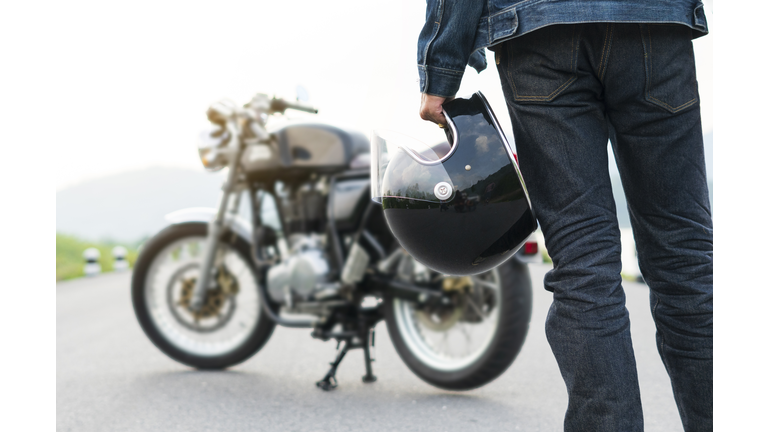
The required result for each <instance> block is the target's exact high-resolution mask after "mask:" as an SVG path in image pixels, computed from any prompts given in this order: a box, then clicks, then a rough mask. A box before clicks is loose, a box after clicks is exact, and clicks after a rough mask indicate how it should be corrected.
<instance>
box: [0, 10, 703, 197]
mask: <svg viewBox="0 0 768 432" xmlns="http://www.w3.org/2000/svg"><path fill="white" fill-rule="evenodd" d="M13 7H14V6H11V8H13ZM26 13H28V14H31V15H32V16H33V17H34V19H35V22H36V23H37V25H36V26H30V27H27V28H24V29H20V31H19V32H15V33H14V35H15V40H17V41H18V42H20V43H19V44H14V45H13V47H12V48H11V49H14V48H15V49H18V54H20V55H21V57H22V58H23V59H24V62H25V63H26V64H27V65H30V66H32V67H31V68H28V69H27V70H26V71H25V72H24V73H23V74H19V76H18V77H17V80H16V83H17V85H16V86H14V89H11V92H14V91H16V92H18V93H19V95H20V96H22V97H27V98H28V97H29V96H28V95H27V94H26V93H25V92H26V89H29V88H33V87H36V88H37V90H38V91H39V92H40V93H39V94H38V95H37V96H38V100H40V99H42V100H43V101H44V102H43V104H42V106H40V107H39V109H40V110H41V111H48V110H52V111H51V112H52V113H55V115H54V116H46V118H41V119H40V123H39V128H40V129H42V130H44V131H45V132H43V133H44V134H45V135H46V136H47V139H50V140H52V141H53V143H54V145H53V146H52V148H53V154H50V153H48V156H53V157H55V160H56V162H57V163H56V175H55V186H56V190H61V189H63V188H66V187H68V186H71V185H74V184H77V183H80V182H82V181H85V180H89V179H94V178H98V177H102V176H105V175H109V174H114V173H118V172H124V171H130V170H135V169H141V168H145V167H149V166H158V165H159V166H174V167H185V168H191V169H202V167H201V164H200V161H199V159H198V156H197V151H196V147H195V145H196V137H197V135H198V133H199V131H200V130H202V129H203V128H204V127H205V126H206V119H205V111H206V109H207V107H208V105H210V104H211V103H213V102H215V101H217V100H219V99H222V98H229V99H231V100H233V101H235V102H236V103H238V104H244V103H246V102H247V101H248V100H249V99H250V97H251V96H252V95H253V94H255V93H257V92H262V93H267V94H270V95H276V96H278V97H286V98H295V96H296V91H295V89H296V86H297V85H301V86H303V87H304V88H306V89H307V91H308V93H309V102H310V103H311V104H313V105H315V106H316V107H318V108H319V109H320V114H319V115H318V116H315V117H316V118H317V120H320V121H328V122H331V123H333V124H336V125H341V126H346V127H350V128H353V129H357V130H360V131H361V132H363V133H366V134H368V133H369V132H370V131H371V130H372V129H379V128H383V129H394V130H398V131H401V132H404V133H407V134H409V135H411V136H414V137H416V138H419V139H423V140H425V141H427V142H431V141H432V140H435V139H439V138H440V137H441V136H442V135H441V132H440V131H439V129H437V128H436V127H434V126H432V125H431V124H427V123H425V122H423V121H422V120H421V119H420V118H419V117H418V107H419V98H420V94H419V85H418V74H417V69H416V39H417V36H418V33H419V31H420V30H421V27H422V25H423V19H424V18H423V17H424V2H422V1H418V2H416V1H406V0H399V1H389V2H361V1H359V0H357V1H351V0H328V1H324V2H317V1H307V0H297V1H292V2H280V1H270V2H265V1H253V0H251V1H238V0H232V1H218V2H216V3H215V5H214V3H207V2H194V1H185V2H157V1H144V0H139V1H132V2H102V1H82V0H76V1H69V2H60V3H53V4H52V5H48V6H47V7H46V8H41V10H40V11H39V12H38V11H34V10H29V9H28V10H27V11H26ZM707 14H708V20H709V23H710V28H716V24H715V22H716V20H715V17H714V15H713V13H712V8H711V2H710V3H707ZM11 15H12V14H11ZM8 16H9V15H7V14H6V18H5V19H6V20H7V19H8ZM5 24H7V25H11V26H13V25H14V21H13V20H8V21H7V22H6V23H5ZM712 38H713V37H712V36H707V37H704V38H701V39H699V40H697V41H695V42H694V46H695V50H696V56H697V67H698V79H699V91H700V93H701V100H702V102H701V104H702V117H703V127H704V131H705V133H706V132H708V131H711V130H712V127H713V126H712V123H713V122H712V75H713V74H712ZM31 48H34V49H31ZM477 90H481V91H482V92H483V93H484V94H485V95H486V97H487V98H488V99H489V102H490V104H491V106H492V107H495V111H496V113H497V116H498V117H499V120H500V122H501V125H502V128H503V129H504V130H505V131H506V133H507V135H508V136H509V137H511V135H512V134H511V126H510V122H509V118H508V115H507V113H506V110H505V104H504V100H503V96H502V93H501V88H500V85H499V83H498V74H497V73H496V69H495V68H494V67H493V65H492V64H491V65H490V67H489V68H488V69H486V70H485V71H484V72H482V73H481V74H477V73H476V72H475V71H474V70H472V69H468V70H467V72H466V74H465V78H464V80H463V82H462V86H461V89H460V90H459V93H458V95H459V96H462V95H469V94H471V93H473V92H475V91H477ZM291 115H292V116H293V117H302V116H304V117H308V116H309V115H308V114H291Z"/></svg>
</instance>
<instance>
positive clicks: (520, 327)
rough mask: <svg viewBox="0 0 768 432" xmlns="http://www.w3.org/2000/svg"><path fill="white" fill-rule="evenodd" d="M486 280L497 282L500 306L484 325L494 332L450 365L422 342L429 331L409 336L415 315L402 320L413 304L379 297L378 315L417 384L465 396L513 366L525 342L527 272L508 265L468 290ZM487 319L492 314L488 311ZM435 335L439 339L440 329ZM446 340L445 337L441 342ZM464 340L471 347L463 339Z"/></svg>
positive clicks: (522, 267)
mask: <svg viewBox="0 0 768 432" xmlns="http://www.w3.org/2000/svg"><path fill="white" fill-rule="evenodd" d="M491 277H495V278H498V279H497V280H498V285H499V286H500V289H499V290H498V291H499V293H498V294H499V297H500V300H501V302H500V306H499V305H498V304H497V305H496V307H495V309H496V313H495V315H496V320H495V321H493V322H489V323H488V325H489V326H493V325H494V323H495V329H493V331H492V332H491V331H489V333H490V334H489V335H485V336H484V337H480V338H479V339H480V340H483V342H482V343H480V344H479V345H480V346H479V348H478V349H477V350H476V351H473V352H472V354H471V355H467V356H466V357H464V358H463V359H462V358H459V360H455V361H454V359H451V358H449V357H447V356H445V357H444V356H442V355H441V354H437V353H436V352H434V349H433V347H432V346H430V345H429V344H428V343H427V342H426V341H425V338H426V336H424V332H427V333H429V332H430V331H431V330H428V329H427V330H424V329H417V330H414V328H416V327H419V326H420V325H421V324H418V323H419V319H417V318H414V317H416V315H417V312H411V317H412V318H410V319H409V318H408V311H409V310H410V311H415V309H414V307H415V306H414V303H413V302H409V301H405V300H401V299H398V298H395V297H393V296H392V295H387V296H385V304H384V311H385V319H386V322H387V330H388V331H389V336H390V338H391V340H392V342H393V344H394V346H395V349H396V350H397V353H398V354H399V355H400V358H401V359H402V360H403V361H404V362H405V364H406V365H407V366H408V368H409V369H410V370H411V371H412V372H413V373H414V374H416V375H417V376H418V377H419V378H421V379H422V380H424V381H426V382H428V383H430V384H432V385H434V386H436V387H439V388H442V389H446V390H471V389H474V388H478V387H481V386H483V385H485V384H487V383H489V382H491V381H493V380H494V379H496V378H497V377H499V376H500V375H501V374H502V373H503V372H504V371H505V370H507V368H508V367H509V366H510V365H511V364H512V362H513V361H514V360H515V357H517V354H518V353H519V352H520V349H521V348H522V346H523V342H525V337H526V335H527V333H528V326H529V323H530V320H531V309H532V290H531V277H530V273H529V272H528V266H527V265H526V264H523V263H520V262H518V261H517V260H516V259H511V260H509V261H507V262H506V263H504V264H502V265H500V266H498V267H496V268H495V269H492V270H490V271H488V272H486V273H482V274H480V275H476V276H473V277H472V278H471V279H472V280H473V283H474V285H473V287H474V286H478V282H477V281H478V280H481V279H486V280H490V279H488V278H491ZM473 289H474V288H473ZM484 307H485V305H484ZM409 308H410V309H409ZM490 314H491V315H492V314H493V312H492V310H491V312H490ZM461 319H464V318H461ZM461 319H459V321H456V322H455V323H454V324H453V325H452V327H451V328H448V329H446V330H445V332H446V333H447V332H449V331H452V330H451V329H452V328H453V327H458V326H459V325H469V324H467V323H462V322H461ZM409 320H410V321H409ZM422 321H423V319H422ZM488 321H490V318H488ZM435 334H441V333H440V329H437V331H436V332H435ZM465 335H466V333H465ZM447 337H448V335H445V337H444V339H446V338H447ZM419 338H421V342H420V341H419ZM466 339H467V340H468V341H471V339H470V337H469V336H467V337H466ZM446 340H447V339H446ZM431 350H433V351H431Z"/></svg>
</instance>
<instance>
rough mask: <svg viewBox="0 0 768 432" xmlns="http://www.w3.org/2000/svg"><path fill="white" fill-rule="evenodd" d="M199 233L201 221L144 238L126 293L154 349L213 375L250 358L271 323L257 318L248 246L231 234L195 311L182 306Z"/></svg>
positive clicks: (197, 257)
mask: <svg viewBox="0 0 768 432" xmlns="http://www.w3.org/2000/svg"><path fill="white" fill-rule="evenodd" d="M207 231H208V227H207V225H206V224H203V223H187V224H180V225H171V226H169V227H168V228H166V229H164V230H163V231H161V232H160V233H159V234H158V235H156V236H155V237H153V238H152V239H151V240H149V241H148V242H147V244H146V245H145V247H144V250H143V251H142V253H141V255H139V258H138V260H137V262H136V266H135V268H134V272H133V281H132V288H131V290H132V299H133V309H134V311H135V313H136V317H137V318H138V320H139V324H141V328H142V329H143V330H144V333H146V335H147V336H148V337H149V339H150V340H151V341H152V342H153V343H154V344H155V346H157V347H158V348H159V349H160V350H161V351H162V352H164V353H165V354H166V355H168V356H169V357H171V358H173V359H174V360H176V361H178V362H181V363H183V364H186V365H188V366H192V367H196V368H200V369H221V368H225V367H228V366H232V365H235V364H237V363H240V362H242V361H245V360H246V359H248V358H249V357H251V356H252V355H253V354H255V353H256V352H257V351H258V350H259V349H261V347H262V346H263V345H264V344H265V343H266V342H267V340H268V339H269V337H270V336H271V335H272V331H273V330H274V328H275V324H274V322H272V320H270V319H269V317H268V316H266V314H264V313H262V304H261V302H262V301H264V299H262V298H261V297H260V296H259V290H258V285H257V283H258V281H257V280H256V278H255V275H254V268H253V265H252V263H251V260H250V259H249V247H248V244H247V243H246V242H245V241H244V240H243V239H241V238H239V237H234V239H233V236H231V235H225V236H223V237H222V241H221V242H220V244H219V250H218V251H217V258H216V260H215V272H214V274H213V276H212V284H211V286H210V287H209V289H208V291H207V292H206V294H205V298H204V300H203V305H202V307H200V308H198V309H193V308H192V307H191V306H190V304H191V299H192V290H193V288H194V286H195V281H196V280H197V278H198V277H199V275H200V266H201V262H202V258H203V252H204V248H205V245H206V234H207Z"/></svg>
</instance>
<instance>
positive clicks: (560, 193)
mask: <svg viewBox="0 0 768 432" xmlns="http://www.w3.org/2000/svg"><path fill="white" fill-rule="evenodd" d="M494 50H495V51H496V53H497V64H498V69H499V76H500V77H501V81H502V87H503V90H504V95H505V98H506V100H507V105H508V108H509V112H510V115H511V117H512V125H513V128H514V137H515V141H516V145H517V150H518V157H519V161H520V168H521V170H522V173H523V176H524V178H525V180H526V184H527V186H528V191H529V192H530V197H531V202H532V204H533V208H534V210H535V212H536V215H537V216H538V219H539V222H540V225H541V229H542V231H543V234H544V238H545V240H546V245H547V250H548V252H549V254H550V256H551V257H552V262H553V264H554V267H553V269H552V270H551V271H550V272H548V273H547V275H546V277H545V279H544V285H545V288H546V289H548V290H550V291H552V292H553V303H552V305H551V307H550V310H549V314H548V316H547V321H546V334H547V339H548V341H549V344H550V346H551V348H552V352H553V353H554V355H555V358H556V359H557V363H558V365H559V368H560V372H561V374H562V376H563V379H564V380H565V384H566V388H567V390H568V409H567V412H566V414H565V430H566V431H586V432H598V431H611V432H614V431H642V430H643V414H642V407H641V403H640V390H639V387H638V381H637V370H636V364H635V357H634V352H633V349H632V340H631V337H630V330H629V329H630V320H629V314H628V312H627V309H626V308H625V297H624V290H623V288H622V279H621V276H620V271H621V258H620V256H621V244H620V234H619V226H618V222H617V218H616V205H615V203H614V200H613V195H612V193H611V183H610V177H609V174H608V153H607V143H608V139H609V138H610V141H611V144H612V146H613V150H614V154H615V157H616V162H617V165H618V168H619V171H620V174H621V181H622V185H623V187H624V191H625V194H626V196H627V203H628V207H629V213H630V219H631V222H632V228H633V231H634V236H635V242H636V245H637V254H638V258H639V264H640V269H641V271H642V274H643V277H644V278H645V280H646V282H647V284H648V287H649V288H650V307H651V313H652V315H653V319H654V321H655V323H656V330H657V332H656V342H657V347H658V351H659V354H660V356H661V359H662V361H663V363H664V366H665V367H666V369H667V372H668V374H669V377H670V380H671V382H672V390H673V392H674V396H675V401H676V403H677V407H678V410H679V412H680V417H681V419H682V422H683V426H684V428H685V430H686V431H711V430H712V218H711V210H710V205H709V198H708V191H707V183H706V171H705V168H704V150H703V143H702V130H701V116H700V112H699V100H698V89H697V83H696V72H695V65H694V58H693V47H692V44H691V29H690V28H688V27H685V26H680V25H654V24H620V23H595V24H576V25H556V26H550V27H545V28H543V29H540V30H536V31H534V32H532V33H530V34H527V35H524V36H521V37H519V38H516V39H512V40H510V41H507V42H505V43H503V44H501V45H498V46H496V47H494Z"/></svg>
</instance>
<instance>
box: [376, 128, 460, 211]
mask: <svg viewBox="0 0 768 432" xmlns="http://www.w3.org/2000/svg"><path fill="white" fill-rule="evenodd" d="M450 152H451V145H450V144H449V143H448V142H443V143H439V144H435V145H431V146H430V145H427V144H425V143H423V142H421V141H418V140H416V139H414V138H411V137H409V136H407V135H403V134H400V133H397V132H394V131H389V130H377V131H373V134H372V136H371V199H373V200H374V201H376V202H378V203H381V202H382V199H383V198H400V199H408V200H414V201H421V202H432V203H440V202H445V201H448V200H451V199H452V198H453V196H454V195H455V193H454V191H453V188H452V187H451V184H452V183H451V178H450V176H449V175H448V173H447V172H446V170H445V168H444V167H443V165H442V163H441V161H442V160H443V159H444V158H445V157H446V156H447V155H448V154H449V153H450Z"/></svg>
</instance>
